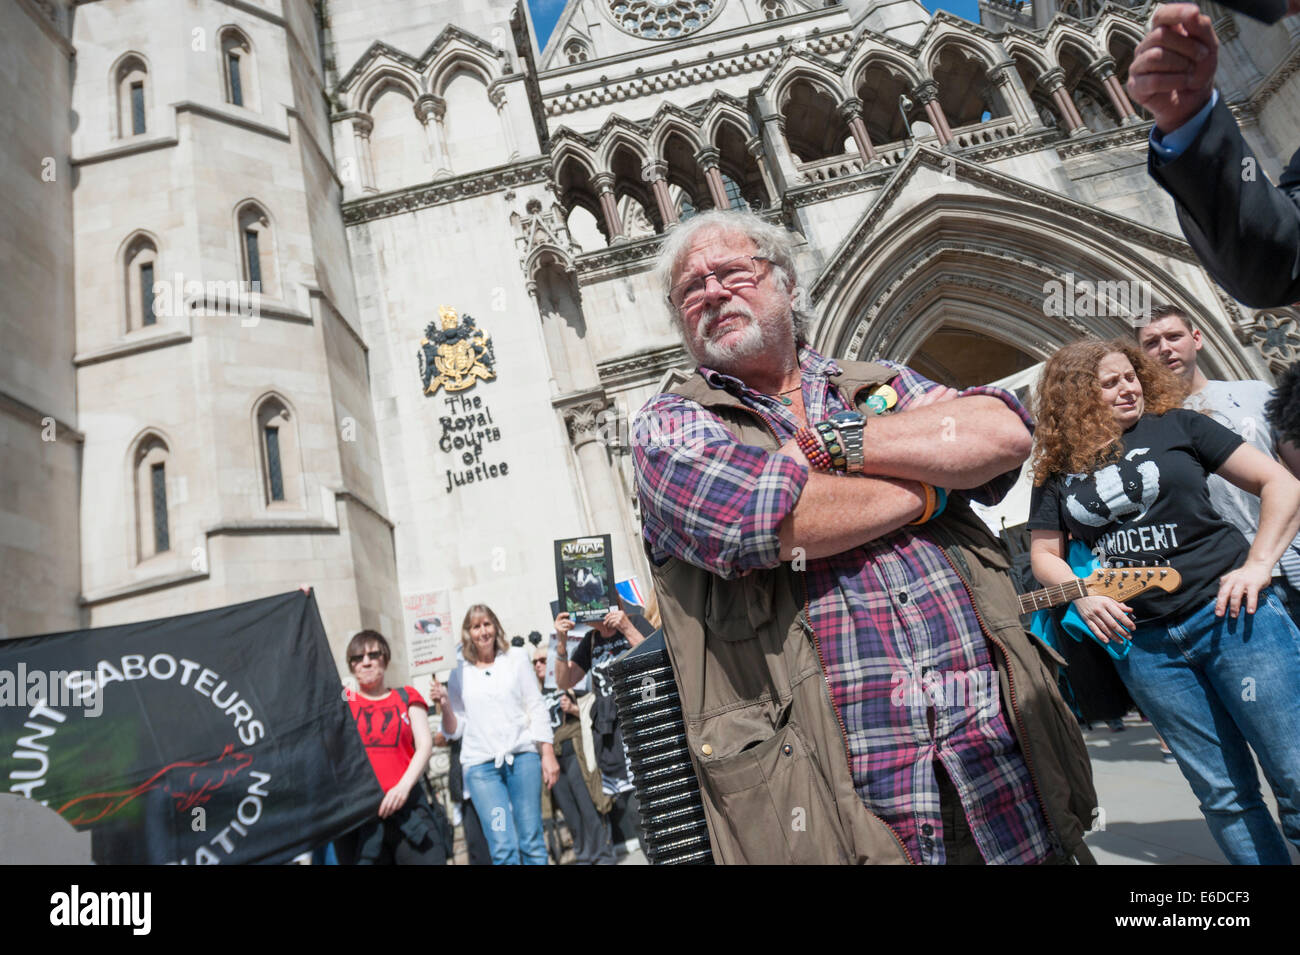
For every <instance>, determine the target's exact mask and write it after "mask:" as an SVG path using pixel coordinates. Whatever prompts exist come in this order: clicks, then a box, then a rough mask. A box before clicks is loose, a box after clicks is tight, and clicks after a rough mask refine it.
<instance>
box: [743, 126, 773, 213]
mask: <svg viewBox="0 0 1300 955" xmlns="http://www.w3.org/2000/svg"><path fill="white" fill-rule="evenodd" d="M745 148H746V149H747V150H749V154H750V155H751V156H753V157H754V165H756V166H758V174H759V176H760V177H761V178H762V180H763V189H764V190H765V191H766V192H767V203H768V206H769V207H771V206H777V205H780V204H781V196H780V193H779V192H778V191H777V188H776V183H775V182H773V181H772V173H771V170H769V169H768V168H767V153H765V152H764V151H763V137H762V136H754V137H752V138H751V139H749V140H748V141H746V143H745Z"/></svg>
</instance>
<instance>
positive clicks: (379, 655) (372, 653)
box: [348, 650, 384, 666]
mask: <svg viewBox="0 0 1300 955" xmlns="http://www.w3.org/2000/svg"><path fill="white" fill-rule="evenodd" d="M383 658H384V651H383V650H367V651H366V652H365V653H358V654H357V655H356V656H353V657H348V665H349V666H356V665H357V664H358V663H360V662H361V661H362V660H382V659H383Z"/></svg>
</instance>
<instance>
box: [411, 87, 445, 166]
mask: <svg viewBox="0 0 1300 955" xmlns="http://www.w3.org/2000/svg"><path fill="white" fill-rule="evenodd" d="M446 115H447V101H446V100H445V99H443V98H442V97H441V96H434V95H433V94H432V93H425V94H424V95H423V96H421V97H420V98H419V99H417V100H416V101H415V118H416V119H418V120H419V121H420V122H421V123H422V124H423V125H424V135H425V136H426V137H427V138H428V140H429V153H430V155H429V159H430V161H431V162H432V163H433V178H434V179H446V178H447V177H448V176H450V175H451V156H449V155H448V153H447V133H446V130H444V129H443V128H442V121H443V118H444V117H445V116H446Z"/></svg>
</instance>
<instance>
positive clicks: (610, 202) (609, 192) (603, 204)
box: [591, 172, 623, 244]
mask: <svg viewBox="0 0 1300 955" xmlns="http://www.w3.org/2000/svg"><path fill="white" fill-rule="evenodd" d="M591 185H592V187H593V188H594V189H595V190H596V195H597V196H599V197H600V214H601V215H602V216H603V217H604V219H605V230H606V231H607V232H608V233H609V241H610V244H613V243H614V242H615V241H616V240H622V239H623V220H622V219H621V218H619V215H618V203H617V202H616V201H615V199H614V174H613V173H611V172H598V173H596V175H594V176H592V177H591Z"/></svg>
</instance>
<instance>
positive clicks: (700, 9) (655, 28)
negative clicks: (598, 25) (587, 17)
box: [606, 0, 722, 40]
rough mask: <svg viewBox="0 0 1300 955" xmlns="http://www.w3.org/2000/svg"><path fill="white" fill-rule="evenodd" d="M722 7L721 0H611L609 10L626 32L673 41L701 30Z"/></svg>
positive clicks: (642, 36)
mask: <svg viewBox="0 0 1300 955" xmlns="http://www.w3.org/2000/svg"><path fill="white" fill-rule="evenodd" d="M721 7H722V0H610V2H609V4H608V6H607V8H606V9H608V11H609V15H610V17H611V18H612V19H613V21H614V23H615V24H617V25H618V28H619V29H620V30H622V31H623V32H624V33H630V34H632V36H638V37H641V38H642V39H646V40H673V39H676V38H678V37H684V36H688V35H689V34H692V33H694V32H696V31H697V30H699V29H700V28H701V27H703V26H704V25H705V24H707V23H708V22H709V21H710V20H712V19H713V18H714V17H715V16H716V15H717V13H718V10H719V9H721Z"/></svg>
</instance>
